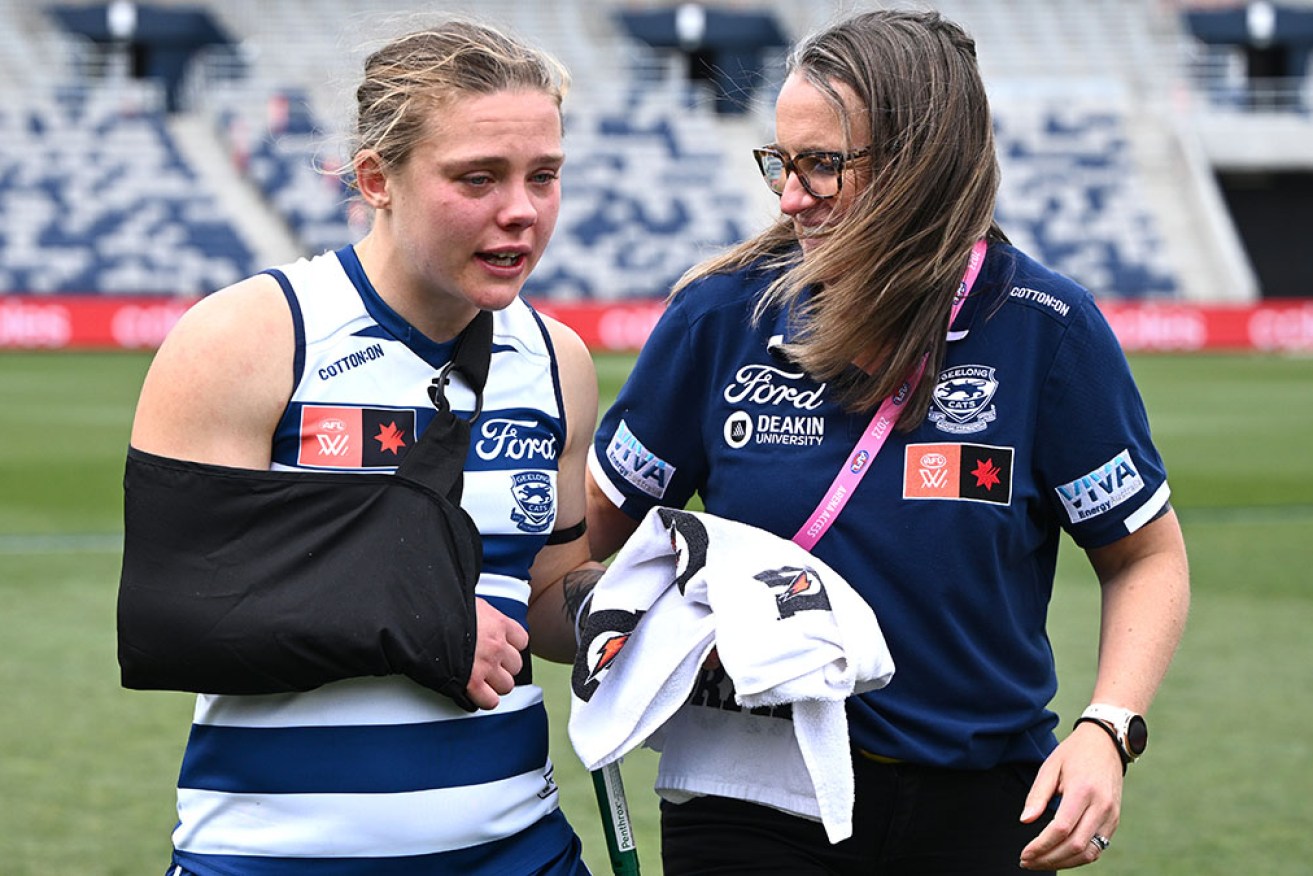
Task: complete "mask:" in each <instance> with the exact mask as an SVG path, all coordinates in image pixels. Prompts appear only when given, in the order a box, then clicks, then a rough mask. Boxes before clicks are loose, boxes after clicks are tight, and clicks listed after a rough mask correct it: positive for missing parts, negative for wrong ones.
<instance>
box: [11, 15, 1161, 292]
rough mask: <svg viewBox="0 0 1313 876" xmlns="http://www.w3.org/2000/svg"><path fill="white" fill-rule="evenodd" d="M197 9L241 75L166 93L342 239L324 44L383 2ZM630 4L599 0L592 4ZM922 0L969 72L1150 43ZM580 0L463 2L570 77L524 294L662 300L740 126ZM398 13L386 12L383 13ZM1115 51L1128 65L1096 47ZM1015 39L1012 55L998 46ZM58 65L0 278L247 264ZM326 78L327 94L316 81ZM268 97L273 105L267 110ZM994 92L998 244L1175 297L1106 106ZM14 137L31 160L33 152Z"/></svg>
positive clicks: (141, 286)
mask: <svg viewBox="0 0 1313 876" xmlns="http://www.w3.org/2000/svg"><path fill="white" fill-rule="evenodd" d="M206 5H207V6H209V7H210V8H211V9H212V11H213V14H214V15H215V16H216V17H217V18H220V19H222V21H223V23H224V25H225V27H227V28H228V29H229V30H231V31H232V32H233V33H234V34H236V35H237V36H238V37H239V38H240V39H241V41H242V42H241V52H242V56H243V58H244V59H245V60H246V62H247V66H248V70H249V77H248V78H247V79H246V80H245V81H243V82H241V83H238V87H236V88H233V87H232V85H233V83H231V82H228V83H223V82H221V79H222V77H214V79H213V80H212V81H207V80H206V77H205V76H203V75H198V76H197V77H196V81H195V82H193V83H192V84H191V86H190V87H189V89H188V91H187V92H186V93H187V96H188V106H189V109H190V110H191V111H192V112H193V113H202V114H206V115H208V116H209V117H211V118H212V120H213V126H212V127H213V131H214V136H215V138H216V139H217V140H219V141H221V142H222V143H223V144H224V146H225V148H227V149H228V150H229V154H230V155H231V157H232V160H233V161H234V164H235V166H236V167H238V168H240V170H241V172H242V173H244V174H245V175H246V177H247V179H248V180H249V182H250V185H251V186H252V189H253V190H254V191H256V192H258V193H259V197H260V198H261V199H262V200H263V202H264V203H265V204H266V205H267V207H268V209H269V210H270V211H271V213H273V214H275V215H276V216H277V217H279V220H280V221H281V222H282V223H283V224H285V226H286V228H287V229H288V231H289V232H290V234H291V235H292V237H293V238H294V239H295V240H296V242H297V245H298V247H299V248H300V249H301V251H302V252H304V253H306V254H309V253H312V252H316V251H319V250H322V249H325V248H330V247H335V246H338V245H341V244H342V243H345V242H347V241H350V240H353V239H355V238H357V237H358V236H359V235H360V234H361V233H363V230H364V227H365V226H366V223H367V217H366V216H364V215H363V213H362V210H361V208H360V207H359V205H355V206H353V202H352V201H351V199H350V197H349V195H350V191H349V189H348V188H347V187H346V186H345V184H344V181H343V180H342V179H341V178H339V176H338V175H337V174H336V173H334V172H333V171H334V170H335V168H336V166H337V165H338V164H339V163H340V162H341V160H342V156H341V154H340V152H341V150H340V148H339V147H340V145H341V142H342V140H343V136H342V132H341V131H340V130H339V129H338V128H336V127H334V126H335V125H337V124H339V123H341V122H343V121H345V118H346V117H347V116H349V113H350V107H349V105H348V106H346V107H345V108H344V107H343V104H342V100H341V98H342V94H341V93H342V92H343V90H344V88H346V84H347V83H348V82H349V81H350V80H352V79H354V74H353V73H351V72H350V71H352V70H355V69H357V68H358V66H359V59H360V56H361V55H362V54H363V51H364V48H365V46H364V44H363V43H364V41H363V40H362V41H361V42H362V45H361V46H360V47H354V46H353V47H350V48H346V47H344V43H345V42H346V41H348V40H349V39H354V38H356V37H357V36H359V34H356V33H354V32H353V33H351V34H349V35H344V34H343V32H342V30H343V28H344V27H348V28H351V29H353V31H354V28H355V26H356V25H360V24H363V23H364V22H366V21H367V20H370V16H371V15H373V16H374V17H375V18H380V19H381V18H384V17H385V16H384V15H383V13H382V12H381V10H382V9H383V8H384V7H385V6H386V4H374V5H372V6H371V5H370V4H366V3H357V2H352V0H290V2H288V3H286V4H283V3H280V4H268V3H263V2H261V0H230V2H226V3H223V4H206ZM643 5H644V4H642V3H639V2H634V0H623V2H622V0H610V2H607V3H605V4H603V5H602V8H603V9H605V10H607V11H609V12H614V11H616V10H618V9H622V8H624V9H631V8H635V7H641V6H643ZM761 5H764V6H767V7H771V8H775V9H776V10H777V14H778V16H779V18H780V20H781V22H782V23H783V24H784V25H785V27H786V30H788V31H789V35H790V36H793V37H796V36H798V35H800V33H801V31H803V30H806V29H810V28H812V27H815V26H818V25H820V24H823V23H824V22H825V21H826V20H827V19H828V18H829V16H830V14H831V13H832V11H833V10H832V8H831V6H830V5H829V4H815V5H814V6H813V5H807V4H792V3H787V2H784V0H768V2H765V3H763V4H761ZM888 5H897V4H888ZM939 5H940V6H941V7H942V8H943V9H944V11H945V12H946V13H948V14H949V15H951V16H953V17H956V18H958V19H959V20H962V21H963V22H964V23H966V24H967V25H968V27H970V28H972V30H973V32H975V33H976V34H977V36H978V39H979V42H980V45H981V56H982V65H983V66H984V67H985V69H986V73H987V76H997V77H998V78H999V79H1001V80H1014V79H1018V78H1023V79H1024V78H1025V77H1027V76H1032V77H1033V76H1035V75H1036V74H1035V72H1034V70H1035V68H1036V67H1037V66H1038V67H1041V68H1043V67H1044V66H1045V65H1047V69H1048V70H1049V71H1050V73H1051V74H1052V75H1060V76H1073V77H1089V76H1105V75H1112V73H1111V72H1110V65H1112V64H1113V61H1112V59H1113V58H1115V57H1120V58H1123V61H1124V63H1123V66H1122V68H1119V69H1118V70H1117V71H1115V72H1117V73H1120V74H1126V75H1128V76H1131V77H1132V78H1135V77H1140V78H1143V77H1149V76H1152V75H1154V74H1153V70H1154V69H1158V68H1161V66H1162V64H1163V63H1164V61H1163V58H1162V57H1161V55H1162V54H1163V53H1164V52H1169V51H1170V50H1165V49H1164V48H1163V41H1162V40H1163V37H1162V35H1161V34H1160V33H1158V32H1156V31H1155V30H1154V27H1158V28H1159V29H1161V22H1157V23H1156V24H1154V27H1149V25H1148V24H1147V23H1146V21H1147V19H1146V17H1145V16H1146V13H1145V12H1144V4H1142V3H1139V2H1138V0H1136V2H1132V0H1109V2H1108V3H1100V4H1087V3H1081V2H1076V0H1060V2H1058V0H1054V2H1048V0H1044V2H1040V0H1006V2H999V3H996V4H994V3H991V4H981V3H979V2H976V0H944V2H942V3H940V4H939ZM986 5H987V6H988V10H986V9H985V7H986ZM387 8H388V9H390V7H387ZM596 9H597V6H596V5H595V4H592V3H586V2H584V0H557V2H552V3H534V4H525V3H516V2H512V0H488V2H486V3H483V4H481V5H480V7H479V9H478V10H477V12H478V14H479V15H481V16H485V17H490V18H493V19H495V20H498V21H501V22H503V23H505V24H507V25H509V26H511V27H512V28H514V29H516V30H517V31H519V32H521V33H529V34H532V35H533V37H534V38H535V39H536V40H537V41H538V42H540V43H542V44H543V45H546V46H547V47H548V48H550V49H552V50H553V51H554V52H556V53H557V54H558V55H559V56H561V57H562V58H563V60H565V61H566V63H567V65H568V66H570V67H571V69H572V71H573V72H574V74H575V83H576V85H575V89H574V91H573V92H572V95H571V98H570V100H569V102H568V103H567V118H566V127H567V149H568V153H569V161H568V164H567V168H566V173H565V174H564V182H563V190H564V202H563V207H562V213H561V218H560V221H559V223H558V226H557V234H556V237H555V239H554V242H553V245H552V247H551V248H550V249H549V252H548V255H547V256H546V258H545V259H544V262H543V264H542V265H540V267H539V269H538V271H537V273H536V274H535V276H534V277H533V278H532V280H531V285H530V287H529V291H530V292H531V293H532V294H536V295H546V296H554V297H559V298H566V299H585V300H614V299H621V298H630V297H652V296H661V295H664V294H665V293H666V292H667V291H668V289H669V286H670V283H671V282H673V281H674V279H675V278H677V277H678V276H679V275H680V274H681V273H682V272H683V271H684V270H685V269H686V268H687V267H688V266H689V265H690V264H692V263H693V262H695V261H697V260H699V259H701V258H703V257H705V256H706V255H708V254H709V253H711V252H713V251H715V250H716V249H717V248H719V247H722V246H723V245H725V244H726V243H729V242H731V241H734V240H737V239H740V238H741V237H743V236H744V235H745V234H747V233H750V231H751V230H752V226H753V225H754V222H753V217H751V216H750V215H748V214H749V212H750V211H749V204H750V201H751V199H752V197H754V196H755V194H756V193H755V192H752V191H751V190H750V189H748V188H747V187H748V186H750V185H757V183H756V182H755V181H752V180H747V179H745V178H744V177H743V176H742V175H740V174H737V173H729V172H727V168H729V167H731V166H733V167H739V164H737V163H741V162H742V160H743V155H742V154H740V153H741V152H742V151H743V150H742V148H741V146H742V144H741V143H736V144H734V151H733V152H732V153H731V152H730V151H728V147H727V145H726V144H727V142H728V138H727V137H726V136H725V134H724V130H725V129H724V128H723V127H722V124H723V120H720V119H717V118H716V116H715V114H714V113H713V112H712V111H711V110H710V108H709V107H708V106H706V102H705V101H701V102H700V101H698V100H697V99H696V98H694V99H690V97H689V92H688V91H687V90H685V89H683V88H682V87H679V86H677V85H676V84H675V83H673V82H672V72H671V71H672V70H678V69H679V66H678V63H677V59H671V58H662V57H660V56H659V55H658V54H656V53H654V52H652V51H651V50H650V49H647V48H646V47H641V46H637V45H633V44H630V43H628V42H626V41H625V40H624V38H623V37H622V36H621V35H620V30H619V28H617V27H616V26H615V24H614V22H613V21H612V20H611V18H610V16H608V15H598V14H597V13H596ZM15 15H17V13H15V12H13V11H12V10H9V9H8V8H6V10H5V11H0V30H4V29H5V28H6V27H7V26H8V25H10V24H13V25H14V26H15V28H17V27H18V25H19V24H21V25H22V27H26V28H32V27H35V26H36V25H35V24H34V22H33V19H32V18H31V16H30V15H28V16H26V17H25V18H23V20H22V21H21V22H16V21H10V20H8V19H11V18H13V17H14V16H15ZM1070 16H1075V18H1074V19H1072V18H1070ZM1071 21H1079V22H1080V23H1081V24H1080V27H1079V28H1073V27H1072V26H1071V25H1070V22H1071ZM370 23H371V24H372V23H375V22H373V21H371V22H370ZM405 24H406V22H405V21H403V20H398V19H397V18H396V16H391V18H390V19H389V21H388V22H387V25H388V27H387V29H389V30H391V31H393V32H395V31H396V30H398V29H399V28H401V27H404V26H405ZM1073 29H1078V30H1080V31H1081V35H1082V36H1083V37H1084V39H1083V40H1079V39H1075V38H1073V37H1072V31H1073ZM6 44H9V45H13V44H14V41H13V39H12V38H9V37H6ZM48 44H52V43H50V41H49V40H46V41H45V42H42V41H40V40H29V41H28V45H29V46H30V45H48ZM1118 46H1120V47H1121V49H1122V50H1123V52H1124V53H1125V52H1131V53H1132V55H1133V59H1132V60H1125V58H1126V55H1125V54H1123V55H1121V56H1118V55H1115V54H1114V52H1115V51H1116V49H1117V47H1118ZM3 51H6V50H5V49H4V48H3V46H0V52H3ZM16 51H17V50H16ZM1155 53H1158V54H1157V55H1155ZM1021 56H1029V61H1030V66H1029V67H1026V66H1024V65H1020V64H1018V63H1017V62H1016V61H1015V60H1014V59H1015V58H1019V57H1021ZM1037 58H1038V59H1039V63H1038V64H1037V63H1036V59H1037ZM775 60H777V59H775ZM52 66H56V67H57V66H59V65H58V64H55V65H52ZM65 66H67V65H65ZM770 69H771V70H772V71H773V72H778V66H775V67H772V68H770ZM1028 71H1029V72H1028ZM330 74H331V75H330ZM55 81H59V80H57V79H53V80H48V81H44V82H43V81H40V80H37V81H29V82H28V83H27V87H26V91H25V99H24V101H21V102H14V101H11V102H9V103H8V104H6V105H5V108H4V111H3V113H0V133H3V134H4V135H5V138H6V145H5V147H4V151H3V153H0V162H2V163H0V236H3V243H4V247H5V252H6V259H5V260H4V263H3V265H2V266H0V291H3V290H12V291H25V292H61V291H79V292H87V291H103V292H161V293H165V292H183V293H194V292H204V291H207V290H211V289H213V288H217V287H218V286H221V285H224V284H225V283H227V282H231V281H232V280H233V279H235V278H238V277H240V276H244V275H246V274H248V273H250V272H252V271H254V270H257V269H258V268H259V267H261V266H262V265H260V264H256V263H255V257H254V256H253V252H254V248H253V247H252V246H251V245H250V244H249V242H248V241H249V239H250V236H251V232H250V231H249V230H248V229H247V228H246V225H245V223H244V222H243V220H242V218H241V217H240V216H230V215H225V211H224V209H223V208H222V207H221V206H220V203H221V201H220V199H218V198H216V197H215V194H214V193H213V192H212V191H207V187H209V186H211V185H213V184H212V183H211V182H210V180H209V174H208V173H207V168H205V167H203V166H202V167H198V166H195V164H194V163H191V162H190V160H189V159H188V158H187V157H186V156H184V155H183V154H181V152H180V150H179V149H178V148H177V144H176V143H175V142H174V141H173V139H172V137H171V135H170V131H169V126H168V124H167V119H166V118H165V117H164V115H163V114H162V113H161V112H160V111H158V110H154V109H149V108H145V107H143V106H141V105H134V106H132V107H130V108H125V107H124V106H122V105H121V103H120V104H116V103H115V99H114V98H113V97H112V96H111V95H112V93H113V92H111V91H109V90H106V89H98V88H91V89H85V88H84V89H81V91H80V93H81V94H82V95H83V96H82V97H78V98H74V97H71V96H69V95H71V94H73V93H75V92H73V91H69V92H68V93H66V94H64V96H63V97H62V98H61V97H60V94H61V92H60V91H59V89H58V88H57V87H56V85H55V84H54V82H55ZM329 86H332V87H333V88H334V89H335V90H336V92H339V93H338V94H336V96H335V97H334V98H332V99H329V98H326V97H325V93H326V92H327V91H328V90H329ZM348 90H349V89H348ZM43 92H44V93H43ZM334 101H336V104H335V105H334ZM762 103H763V104H768V103H769V95H765V96H763V99H762ZM270 106H281V107H282V108H283V110H284V111H283V112H282V113H273V114H271V113H269V112H268V109H269V107H270ZM995 108H996V122H997V125H998V135H999V143H1000V160H1001V163H1002V165H1003V171H1004V185H1003V189H1002V191H1001V192H1000V205H999V216H1000V220H1001V221H1002V222H1003V224H1004V226H1005V228H1006V229H1007V230H1008V232H1009V233H1010V234H1011V236H1012V237H1013V238H1014V240H1016V242H1017V243H1018V244H1020V245H1022V246H1023V247H1026V248H1027V249H1030V250H1031V251H1033V252H1034V254H1036V255H1037V256H1039V257H1040V258H1041V259H1043V260H1045V261H1047V262H1049V263H1050V264H1052V265H1053V266H1054V267H1056V268H1058V269H1059V270H1062V271H1064V272H1067V273H1069V274H1071V275H1072V276H1073V277H1076V278H1077V279H1078V280H1080V281H1081V282H1082V283H1084V284H1086V285H1088V286H1089V287H1090V288H1092V289H1093V290H1094V291H1095V292H1096V294H1098V295H1101V296H1106V297H1117V298H1148V297H1171V296H1175V295H1179V294H1180V290H1179V283H1178V282H1177V279H1176V277H1175V276H1174V273H1173V271H1172V269H1171V266H1170V264H1169V263H1168V261H1167V259H1166V257H1165V255H1164V250H1163V246H1162V241H1161V239H1160V237H1159V234H1158V232H1157V231H1156V229H1155V220H1154V218H1153V211H1152V209H1151V205H1150V204H1149V203H1148V202H1147V201H1146V200H1145V198H1144V196H1143V194H1142V189H1143V186H1142V185H1140V180H1139V173H1140V171H1139V170H1138V168H1137V163H1136V160H1135V157H1134V150H1133V149H1131V148H1130V146H1129V145H1128V143H1129V135H1128V131H1127V127H1128V125H1127V122H1126V121H1125V118H1124V117H1123V115H1122V114H1121V110H1120V108H1119V107H1118V106H1117V105H1116V103H1115V102H1114V103H1112V104H1108V103H1100V102H1098V101H1087V102H1082V101H1069V102H1064V103H1062V104H1061V105H1055V103H1054V102H1053V100H1052V99H1051V98H1045V99H1042V100H1041V99H1037V100H1016V99H1010V100H1006V101H998V102H996V106H995ZM271 117H272V118H273V122H271ZM770 121H771V120H770V115H769V111H768V110H764V111H762V112H761V113H760V114H759V115H758V116H757V117H756V118H755V119H752V120H749V123H750V124H751V123H755V124H756V125H757V127H758V130H759V132H760V134H759V137H760V139H762V140H765V139H769V137H770ZM24 154H27V155H30V154H43V155H48V156H50V157H49V158H48V159H47V160H44V161H42V162H37V163H35V164H34V163H32V162H29V161H26V160H25V159H24V158H23V157H22V156H23V155H24ZM731 162H736V164H731ZM325 171H328V172H325Z"/></svg>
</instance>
